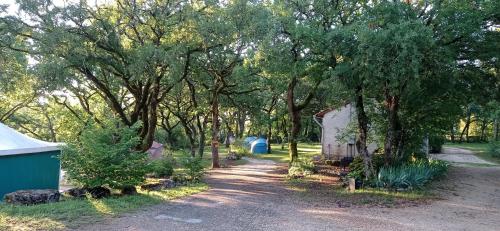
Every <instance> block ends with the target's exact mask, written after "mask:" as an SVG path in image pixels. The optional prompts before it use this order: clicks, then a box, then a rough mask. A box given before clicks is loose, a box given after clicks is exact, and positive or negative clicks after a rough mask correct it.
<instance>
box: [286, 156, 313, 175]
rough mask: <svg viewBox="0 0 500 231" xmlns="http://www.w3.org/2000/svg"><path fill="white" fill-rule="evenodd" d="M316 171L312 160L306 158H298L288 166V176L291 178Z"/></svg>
mask: <svg viewBox="0 0 500 231" xmlns="http://www.w3.org/2000/svg"><path fill="white" fill-rule="evenodd" d="M315 172H316V166H314V162H313V161H312V160H311V159H308V158H299V159H298V160H297V161H294V162H292V163H291V164H290V167H289V168H288V176H289V177H292V178H297V177H303V176H307V175H311V174H313V173H315Z"/></svg>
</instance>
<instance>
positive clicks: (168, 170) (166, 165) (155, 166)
mask: <svg viewBox="0 0 500 231" xmlns="http://www.w3.org/2000/svg"><path fill="white" fill-rule="evenodd" d="M150 168H151V174H152V175H153V177H156V178H160V177H163V178H166V177H170V176H172V174H174V164H173V160H172V159H170V158H168V157H164V158H162V159H159V160H154V161H153V162H151V163H150Z"/></svg>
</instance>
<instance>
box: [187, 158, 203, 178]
mask: <svg viewBox="0 0 500 231" xmlns="http://www.w3.org/2000/svg"><path fill="white" fill-rule="evenodd" d="M183 166H184V168H185V169H186V174H187V175H188V177H189V180H190V181H193V182H198V181H200V180H201V177H202V176H203V174H204V173H205V167H204V166H203V162H202V159H201V158H198V157H194V158H193V157H190V158H186V159H185V160H184V163H183Z"/></svg>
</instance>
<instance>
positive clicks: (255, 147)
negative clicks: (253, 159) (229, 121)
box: [250, 138, 267, 154]
mask: <svg viewBox="0 0 500 231" xmlns="http://www.w3.org/2000/svg"><path fill="white" fill-rule="evenodd" d="M250 151H251V152H252V154H265V153H267V140H266V139H264V138H259V139H257V140H255V141H253V142H252V144H251V146H250Z"/></svg>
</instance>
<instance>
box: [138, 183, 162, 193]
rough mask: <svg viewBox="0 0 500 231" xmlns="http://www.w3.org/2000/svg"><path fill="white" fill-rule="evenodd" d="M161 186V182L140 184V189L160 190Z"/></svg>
mask: <svg viewBox="0 0 500 231" xmlns="http://www.w3.org/2000/svg"><path fill="white" fill-rule="evenodd" d="M162 187H163V184H162V183H152V184H145V185H141V189H142V190H145V191H160V190H161V189H162Z"/></svg>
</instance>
